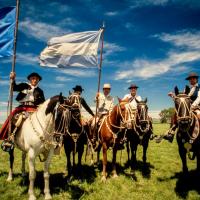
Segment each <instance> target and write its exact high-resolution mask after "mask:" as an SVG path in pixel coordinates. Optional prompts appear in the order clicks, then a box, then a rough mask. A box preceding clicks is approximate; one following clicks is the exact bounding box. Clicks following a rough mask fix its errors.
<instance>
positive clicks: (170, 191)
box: [0, 124, 200, 200]
mask: <svg viewBox="0 0 200 200" xmlns="http://www.w3.org/2000/svg"><path fill="white" fill-rule="evenodd" d="M167 129H168V125H167V124H154V133H155V134H158V135H159V134H161V133H163V132H165V131H166V130H167ZM84 157H85V155H84ZM120 158H121V159H120ZM147 158H148V161H147V162H148V165H147V167H146V168H144V166H143V164H142V162H141V160H142V148H141V146H139V149H138V156H137V159H138V167H137V169H136V173H135V177H134V178H133V177H132V176H131V175H130V168H126V167H125V166H126V165H125V164H126V161H127V153H126V151H122V154H121V152H120V151H119V152H118V157H117V162H118V164H119V165H118V172H119V173H118V175H119V177H118V178H116V179H114V178H112V176H111V173H110V172H111V164H109V166H108V170H109V171H108V179H107V182H106V183H102V182H101V181H100V179H101V168H102V167H101V166H100V168H94V167H91V166H90V165H89V163H90V162H89V157H88V158H87V162H85V161H84V159H83V169H82V170H81V179H74V180H73V181H72V182H70V183H67V181H66V179H64V178H63V171H64V170H65V165H66V164H65V163H66V157H65V155H64V151H62V153H61V155H60V156H54V158H53V160H52V164H51V178H50V187H51V194H52V196H53V199H57V200H58V199H59V200H60V199H62V200H65V199H84V200H103V199H106V200H129V199H130V200H131V199H135V200H137V199H140V200H145V199H148V200H151V199H156V200H159V199H160V200H163V199H167V200H174V199H191V200H192V199H200V183H199V181H200V178H198V177H197V176H196V173H195V168H196V161H188V166H189V170H190V173H189V176H188V177H187V178H184V177H183V176H182V174H181V169H182V167H181V160H180V158H179V155H178V149H177V143H176V141H175V140H174V142H173V143H172V144H171V143H168V142H167V141H162V142H161V143H160V144H157V143H155V142H154V141H150V144H149V149H148V154H147ZM109 161H111V150H109ZM8 164H9V163H8V154H7V153H5V152H3V151H0V200H7V199H15V200H17V199H19V200H23V199H27V198H28V194H27V192H28V177H27V179H26V180H25V181H24V182H23V181H22V178H21V175H20V174H21V153H20V151H19V150H16V151H15V164H14V166H15V177H14V181H13V182H11V183H7V182H6V178H7V172H8ZM36 168H37V178H36V183H35V187H36V196H37V198H38V199H43V198H44V195H43V178H42V163H40V162H39V159H37V161H36ZM27 170H28V169H27Z"/></svg>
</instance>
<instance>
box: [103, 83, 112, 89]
mask: <svg viewBox="0 0 200 200" xmlns="http://www.w3.org/2000/svg"><path fill="white" fill-rule="evenodd" d="M103 89H111V85H110V83H105V84H104V85H103Z"/></svg>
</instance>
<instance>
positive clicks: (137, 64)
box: [115, 31, 200, 80]
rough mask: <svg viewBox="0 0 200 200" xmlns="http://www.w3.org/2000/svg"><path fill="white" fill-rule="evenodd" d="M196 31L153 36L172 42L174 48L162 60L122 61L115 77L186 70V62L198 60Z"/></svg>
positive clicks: (199, 55) (198, 39) (199, 52)
mask: <svg viewBox="0 0 200 200" xmlns="http://www.w3.org/2000/svg"><path fill="white" fill-rule="evenodd" d="M199 33H200V32H198V31H196V32H188V31H187V32H186V31H182V32H178V33H175V34H167V33H164V34H161V35H156V36H155V37H157V38H159V39H160V40H162V41H165V42H170V43H172V44H173V45H174V46H175V47H176V49H174V50H173V51H172V50H171V51H169V52H168V53H167V56H166V58H164V59H162V60H151V59H139V58H137V59H135V60H133V61H128V62H125V63H122V64H121V65H123V69H120V70H118V71H117V72H116V76H115V79H116V80H120V79H131V78H133V77H138V78H142V79H148V78H152V77H155V76H158V75H162V74H164V73H167V72H180V71H184V70H185V71H187V70H188V69H187V67H186V64H188V63H190V62H194V61H199V60H200V51H199V50H200V42H199V41H200V37H199Z"/></svg>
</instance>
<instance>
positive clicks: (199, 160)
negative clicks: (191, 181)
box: [196, 150, 200, 175]
mask: <svg viewBox="0 0 200 200" xmlns="http://www.w3.org/2000/svg"><path fill="white" fill-rule="evenodd" d="M196 156H197V173H198V174H199V175H200V150H199V151H197V154H196Z"/></svg>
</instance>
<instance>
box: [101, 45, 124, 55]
mask: <svg viewBox="0 0 200 200" xmlns="http://www.w3.org/2000/svg"><path fill="white" fill-rule="evenodd" d="M104 49H105V53H104V57H106V56H108V55H113V54H114V53H117V52H121V51H125V50H126V48H125V47H122V46H120V45H118V44H116V43H110V42H105V44H104Z"/></svg>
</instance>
